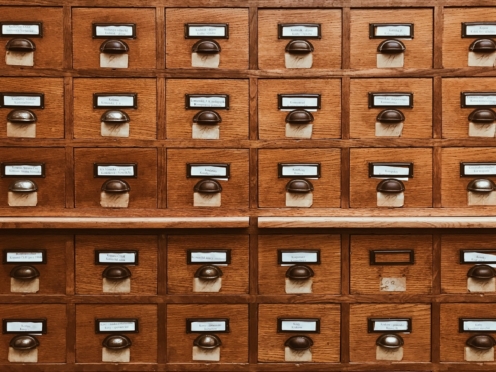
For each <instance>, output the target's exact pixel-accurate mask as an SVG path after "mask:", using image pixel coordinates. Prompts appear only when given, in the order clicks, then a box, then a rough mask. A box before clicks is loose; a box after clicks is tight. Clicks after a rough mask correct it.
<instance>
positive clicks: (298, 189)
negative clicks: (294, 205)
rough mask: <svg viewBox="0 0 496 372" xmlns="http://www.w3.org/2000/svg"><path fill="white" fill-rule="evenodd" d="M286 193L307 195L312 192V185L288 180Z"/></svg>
mask: <svg viewBox="0 0 496 372" xmlns="http://www.w3.org/2000/svg"><path fill="white" fill-rule="evenodd" d="M286 191H287V192H295V193H307V192H310V191H313V185H312V183H311V182H310V181H307V180H290V181H289V182H288V183H287V185H286Z"/></svg>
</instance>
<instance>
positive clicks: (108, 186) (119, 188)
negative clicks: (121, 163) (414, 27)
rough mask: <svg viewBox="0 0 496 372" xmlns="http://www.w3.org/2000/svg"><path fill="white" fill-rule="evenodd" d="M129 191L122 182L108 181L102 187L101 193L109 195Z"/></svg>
mask: <svg viewBox="0 0 496 372" xmlns="http://www.w3.org/2000/svg"><path fill="white" fill-rule="evenodd" d="M130 190H131V187H129V184H128V183H127V182H126V181H122V180H108V181H105V183H104V184H103V185H102V191H105V192H111V193H122V192H128V191H130Z"/></svg>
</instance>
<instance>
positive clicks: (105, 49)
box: [100, 39, 129, 54]
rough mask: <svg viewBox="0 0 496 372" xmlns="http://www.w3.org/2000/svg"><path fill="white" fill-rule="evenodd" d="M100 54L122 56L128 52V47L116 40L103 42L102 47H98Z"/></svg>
mask: <svg viewBox="0 0 496 372" xmlns="http://www.w3.org/2000/svg"><path fill="white" fill-rule="evenodd" d="M100 52H102V53H110V54H123V53H127V52H129V47H128V45H127V44H126V43H125V42H123V41H121V40H116V39H110V40H105V41H104V42H103V43H102V45H100Z"/></svg>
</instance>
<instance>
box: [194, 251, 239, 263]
mask: <svg viewBox="0 0 496 372" xmlns="http://www.w3.org/2000/svg"><path fill="white" fill-rule="evenodd" d="M187 263H188V265H192V264H204V263H210V264H230V263H231V250H230V249H188V254H187Z"/></svg>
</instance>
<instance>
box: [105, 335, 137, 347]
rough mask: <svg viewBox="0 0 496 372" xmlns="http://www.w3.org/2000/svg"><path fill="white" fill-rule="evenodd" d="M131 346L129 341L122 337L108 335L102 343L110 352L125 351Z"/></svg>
mask: <svg viewBox="0 0 496 372" xmlns="http://www.w3.org/2000/svg"><path fill="white" fill-rule="evenodd" d="M131 345H132V342H131V340H130V339H129V338H128V337H126V336H124V335H109V336H107V337H105V340H103V342H102V346H103V347H106V348H107V349H111V350H121V349H127V348H128V347H130V346H131Z"/></svg>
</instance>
